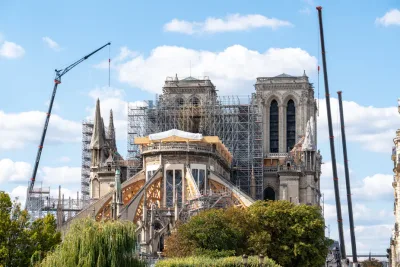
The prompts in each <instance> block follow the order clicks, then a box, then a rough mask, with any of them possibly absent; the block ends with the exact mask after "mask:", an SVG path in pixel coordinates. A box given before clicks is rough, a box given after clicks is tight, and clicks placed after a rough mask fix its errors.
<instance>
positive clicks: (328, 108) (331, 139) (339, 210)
mask: <svg viewBox="0 0 400 267" xmlns="http://www.w3.org/2000/svg"><path fill="white" fill-rule="evenodd" d="M317 10H318V20H319V32H320V38H321V53H322V64H323V67H324V84H325V100H326V111H327V115H328V126H329V142H330V147H331V160H332V174H333V186H334V188H335V202H336V214H337V222H338V230H339V245H340V254H341V257H342V260H345V259H346V249H345V244H344V236H343V218H342V208H341V206H340V194H339V178H338V173H337V166H336V155H335V141H334V136H333V127H332V114H331V100H330V95H329V83H328V71H327V66H326V57H325V40H324V28H323V24H322V7H321V6H318V7H317Z"/></svg>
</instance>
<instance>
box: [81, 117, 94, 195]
mask: <svg viewBox="0 0 400 267" xmlns="http://www.w3.org/2000/svg"><path fill="white" fill-rule="evenodd" d="M92 134H93V121H91V120H85V121H83V122H82V168H81V194H82V201H83V203H87V201H88V200H89V179H90V163H91V160H92V154H91V151H90V141H91V139H92Z"/></svg>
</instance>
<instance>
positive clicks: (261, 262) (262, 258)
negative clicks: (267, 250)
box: [258, 254, 264, 267]
mask: <svg viewBox="0 0 400 267" xmlns="http://www.w3.org/2000/svg"><path fill="white" fill-rule="evenodd" d="M258 263H259V264H260V266H261V267H262V266H264V255H263V254H260V255H258Z"/></svg>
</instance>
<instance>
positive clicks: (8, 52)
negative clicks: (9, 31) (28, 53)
mask: <svg viewBox="0 0 400 267" xmlns="http://www.w3.org/2000/svg"><path fill="white" fill-rule="evenodd" d="M24 54H25V50H24V49H23V48H22V46H20V45H18V44H16V43H13V42H9V41H4V42H3V43H1V42H0V57H5V58H9V59H13V58H19V57H22V56H23V55H24Z"/></svg>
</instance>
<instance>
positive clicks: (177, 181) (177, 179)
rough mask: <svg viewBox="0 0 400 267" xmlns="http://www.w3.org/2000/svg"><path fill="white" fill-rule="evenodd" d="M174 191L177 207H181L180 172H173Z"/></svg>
mask: <svg viewBox="0 0 400 267" xmlns="http://www.w3.org/2000/svg"><path fill="white" fill-rule="evenodd" d="M175 190H176V193H175V194H176V196H177V197H178V199H176V201H178V207H181V206H182V170H175Z"/></svg>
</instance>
